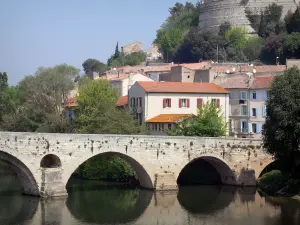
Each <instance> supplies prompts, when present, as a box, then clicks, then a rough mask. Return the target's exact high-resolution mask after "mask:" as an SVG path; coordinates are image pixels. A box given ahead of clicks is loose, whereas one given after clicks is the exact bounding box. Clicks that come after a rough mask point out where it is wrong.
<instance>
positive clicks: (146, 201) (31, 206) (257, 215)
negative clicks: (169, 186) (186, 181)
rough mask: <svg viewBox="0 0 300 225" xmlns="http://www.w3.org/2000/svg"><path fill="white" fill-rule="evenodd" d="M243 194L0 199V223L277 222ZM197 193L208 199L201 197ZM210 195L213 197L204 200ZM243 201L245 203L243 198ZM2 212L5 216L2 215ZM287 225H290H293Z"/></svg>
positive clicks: (274, 213)
mask: <svg viewBox="0 0 300 225" xmlns="http://www.w3.org/2000/svg"><path fill="white" fill-rule="evenodd" d="M245 189H246V190H245ZM245 189H238V190H236V188H234V187H225V188H221V189H218V188H214V187H212V190H211V191H209V192H207V191H208V188H207V187H203V189H201V188H200V189H198V190H197V188H195V189H194V190H192V191H191V189H190V188H185V187H184V188H180V191H179V193H177V191H170V192H169V191H166V192H154V193H153V192H151V191H145V190H141V191H138V192H140V193H139V194H138V195H131V194H130V192H132V191H134V190H129V193H128V194H126V193H124V192H119V195H117V194H109V195H108V196H107V199H109V200H110V202H99V201H97V200H99V198H101V199H102V200H103V198H104V199H105V198H106V196H105V195H106V194H107V192H105V191H104V192H102V191H98V192H97V194H96V195H97V196H96V198H95V199H93V196H94V194H95V193H94V192H90V191H87V192H81V193H77V194H75V195H73V194H74V193H72V194H70V195H69V196H68V198H67V199H66V198H58V199H54V200H53V199H49V200H43V199H41V200H39V198H34V197H26V198H25V197H22V198H21V199H19V200H13V199H12V197H10V199H11V200H12V201H11V202H10V204H8V202H7V201H5V200H4V202H3V198H1V196H0V209H2V210H3V211H1V210H0V222H2V224H24V222H25V221H26V224H27V225H36V224H66V225H68V224H149V225H150V224H151V225H152V224H153V225H157V224H190V225H196V224H197V225H198V224H265V223H262V221H263V220H262V219H265V216H266V214H267V216H268V217H269V218H270V219H272V221H275V222H276V221H277V222H278V216H279V215H280V210H275V209H274V208H273V206H272V205H270V204H265V199H264V198H263V197H261V196H259V194H258V193H257V192H255V191H254V192H252V191H250V192H249V191H248V190H247V189H249V188H245ZM254 190H255V189H254ZM108 191H111V190H108ZM245 191H246V193H244V192H245ZM201 192H204V193H206V194H207V195H208V196H204V195H203V194H201ZM197 193H198V194H197ZM193 194H196V197H195V199H194V200H191V199H190V197H189V196H192V195H193ZM210 194H214V195H216V196H210ZM101 195H102V196H101ZM245 195H246V196H249V197H247V198H245V197H244V196H245ZM19 197H20V196H19ZM208 197H211V199H209V198H208ZM202 198H204V200H202ZM8 199H9V198H8ZM27 199H28V200H27ZM107 199H106V200H107ZM1 203H2V204H3V205H2V204H1ZM128 203H129V204H128ZM7 205H9V207H7ZM1 206H2V207H1ZM4 206H5V207H4ZM24 206H25V207H24ZM262 206H263V207H262ZM5 210H6V211H5ZM1 212H2V214H1ZM5 212H7V213H6V214H4V213H5ZM1 215H4V218H5V216H6V220H4V221H3V217H2V218H1ZM7 215H10V216H7ZM1 219H2V220H1ZM279 219H280V218H279ZM279 221H280V220H279ZM3 222H4V223H3ZM247 222H248V223H247ZM268 222H269V219H268V218H266V224H271V223H268ZM272 224H277V223H272ZM290 224H291V225H292V224H293V225H294V224H295V225H296V224H297V223H290Z"/></svg>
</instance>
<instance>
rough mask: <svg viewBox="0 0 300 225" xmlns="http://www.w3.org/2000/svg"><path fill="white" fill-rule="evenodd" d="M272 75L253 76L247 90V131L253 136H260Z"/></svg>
mask: <svg viewBox="0 0 300 225" xmlns="http://www.w3.org/2000/svg"><path fill="white" fill-rule="evenodd" d="M273 79H274V76H255V78H254V80H253V82H252V84H251V86H250V91H249V94H250V96H249V116H250V117H249V125H248V132H249V133H251V134H252V137H253V138H260V137H261V130H262V125H263V124H264V123H265V120H266V100H267V98H268V90H269V89H270V87H271V83H272V81H273Z"/></svg>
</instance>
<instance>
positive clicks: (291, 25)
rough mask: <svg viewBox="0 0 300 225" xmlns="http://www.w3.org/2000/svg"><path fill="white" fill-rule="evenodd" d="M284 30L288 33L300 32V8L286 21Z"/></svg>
mask: <svg viewBox="0 0 300 225" xmlns="http://www.w3.org/2000/svg"><path fill="white" fill-rule="evenodd" d="M286 29H287V32H288V33H293V32H300V6H298V7H297V10H296V11H295V13H293V14H292V15H291V16H290V18H288V19H287V20H286Z"/></svg>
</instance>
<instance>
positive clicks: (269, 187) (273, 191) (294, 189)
mask: <svg viewBox="0 0 300 225" xmlns="http://www.w3.org/2000/svg"><path fill="white" fill-rule="evenodd" d="M257 184H258V188H259V192H261V193H262V194H263V195H265V196H273V197H291V198H294V199H297V200H300V180H299V179H293V178H291V176H290V174H289V173H282V172H281V171H280V170H272V171H270V172H267V173H265V174H263V175H262V176H261V177H260V178H259V179H258V181H257Z"/></svg>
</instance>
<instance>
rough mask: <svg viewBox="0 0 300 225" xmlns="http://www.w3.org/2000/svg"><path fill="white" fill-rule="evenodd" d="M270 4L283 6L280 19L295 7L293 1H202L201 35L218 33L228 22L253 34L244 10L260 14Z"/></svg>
mask: <svg viewBox="0 0 300 225" xmlns="http://www.w3.org/2000/svg"><path fill="white" fill-rule="evenodd" d="M272 3H276V4H278V5H281V6H283V15H282V17H284V16H285V15H286V14H287V12H288V11H289V10H291V11H294V10H295V9H296V6H297V1H294V0H275V1H274V0H263V1H257V0H210V1H208V0H207V1H206V0H203V3H202V6H201V8H200V17H199V30H200V32H202V33H203V32H206V31H215V32H218V31H219V27H220V25H221V24H222V23H224V22H229V23H230V24H231V25H232V26H240V27H245V29H246V30H247V31H248V33H253V32H254V30H253V28H252V27H251V26H250V22H249V20H248V18H247V17H246V14H245V9H247V10H251V11H252V12H255V13H260V12H261V10H264V8H265V7H267V6H269V5H270V4H272ZM298 5H299V2H298Z"/></svg>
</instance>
